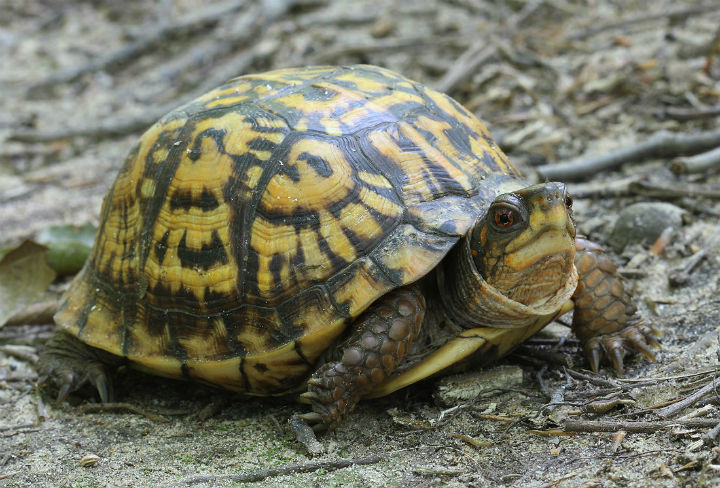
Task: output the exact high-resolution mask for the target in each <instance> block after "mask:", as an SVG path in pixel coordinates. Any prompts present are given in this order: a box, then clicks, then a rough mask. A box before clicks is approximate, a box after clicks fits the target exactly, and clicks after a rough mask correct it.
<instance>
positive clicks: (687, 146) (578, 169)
mask: <svg viewBox="0 0 720 488" xmlns="http://www.w3.org/2000/svg"><path fill="white" fill-rule="evenodd" d="M719 145H720V130H714V131H706V132H698V133H696V134H685V133H678V132H668V131H660V132H656V133H655V134H653V135H652V136H650V137H649V138H648V139H646V140H645V141H643V142H640V143H638V144H635V145H632V146H630V147H626V148H623V149H618V150H617V151H612V152H610V153H608V154H602V155H599V156H592V157H584V156H583V157H580V158H577V159H573V160H572V161H568V162H566V163H559V164H546V165H543V166H539V167H538V168H537V171H538V173H539V174H540V176H541V177H545V178H548V179H551V180H565V181H568V180H578V179H582V178H585V177H587V176H591V175H595V174H597V173H599V172H601V171H606V170H609V169H613V168H616V167H618V166H620V165H622V164H624V163H628V162H635V161H642V160H645V159H648V158H653V157H676V156H682V155H688V154H697V153H699V152H703V151H707V150H708V149H711V148H714V147H717V146H719Z"/></svg>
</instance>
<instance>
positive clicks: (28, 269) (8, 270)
mask: <svg viewBox="0 0 720 488" xmlns="http://www.w3.org/2000/svg"><path fill="white" fill-rule="evenodd" d="M54 279H55V271H53V270H52V269H51V268H50V266H49V265H48V250H47V248H46V247H45V246H41V245H40V244H36V243H34V242H32V241H25V242H23V243H22V244H20V245H19V246H18V247H16V248H15V249H13V250H11V251H10V252H8V253H7V254H5V256H4V257H3V258H2V260H0V327H2V326H3V325H5V323H6V322H7V321H8V319H9V318H10V317H12V316H13V315H14V314H15V313H16V312H18V311H19V310H21V309H22V308H24V307H25V306H27V305H28V304H31V303H34V302H37V301H38V300H40V299H41V298H42V297H43V295H44V294H45V292H46V291H47V288H48V286H49V285H50V283H52V281H53V280H54Z"/></svg>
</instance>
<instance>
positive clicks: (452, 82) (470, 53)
mask: <svg viewBox="0 0 720 488" xmlns="http://www.w3.org/2000/svg"><path fill="white" fill-rule="evenodd" d="M495 54H497V48H496V47H495V46H488V43H487V41H486V40H478V41H475V42H474V43H473V44H472V45H471V46H470V47H469V48H467V50H466V51H465V52H464V53H462V54H461V55H460V56H459V57H458V58H457V59H456V60H455V62H454V63H453V64H452V66H450V69H448V70H447V72H446V73H445V75H444V76H443V77H442V78H441V79H440V81H438V82H437V85H436V88H437V90H438V91H441V92H443V93H450V92H452V91H453V90H454V89H455V88H457V86H458V85H459V84H460V83H462V82H463V81H465V80H466V79H467V78H468V77H469V76H470V75H472V74H473V73H474V72H475V70H477V68H478V67H479V66H480V65H482V64H483V63H485V62H486V61H487V60H488V59H490V58H491V57H492V56H495Z"/></svg>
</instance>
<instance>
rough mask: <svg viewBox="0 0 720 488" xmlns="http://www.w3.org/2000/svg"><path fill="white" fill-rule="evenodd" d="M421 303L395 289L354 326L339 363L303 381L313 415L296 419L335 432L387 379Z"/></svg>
mask: <svg viewBox="0 0 720 488" xmlns="http://www.w3.org/2000/svg"><path fill="white" fill-rule="evenodd" d="M424 315H425V299H424V298H423V296H422V295H421V294H420V292H419V291H418V290H417V289H416V288H415V287H405V288H400V289H397V290H394V291H392V292H390V293H388V294H387V295H385V296H383V297H382V298H380V299H379V300H378V301H376V302H375V303H374V304H373V305H372V306H371V307H370V308H369V309H368V310H366V311H365V312H364V313H363V314H362V315H361V316H360V317H358V318H357V319H356V320H355V322H354V323H353V325H352V327H353V331H352V334H351V335H350V336H349V337H348V338H347V339H346V340H345V341H344V342H343V343H342V344H340V352H341V354H342V356H341V359H340V360H339V361H331V362H327V363H325V364H323V365H322V366H320V367H319V368H318V369H317V370H316V371H315V373H313V375H312V376H311V377H310V379H309V380H308V382H307V384H308V391H307V392H306V393H303V394H302V395H300V396H301V397H302V398H305V399H307V400H310V402H311V403H312V407H313V412H312V413H308V414H305V415H301V416H300V417H301V418H302V419H303V420H305V421H307V422H308V423H310V424H312V425H313V429H314V430H316V431H321V430H325V429H334V428H335V427H337V425H338V424H339V423H340V422H341V421H342V419H343V417H344V416H345V415H346V414H348V413H349V412H351V411H352V410H353V409H354V408H355V405H356V404H357V402H358V401H359V400H360V398H361V397H362V396H363V395H365V394H367V393H369V392H370V391H371V390H372V389H373V388H374V387H375V386H377V385H379V384H381V383H382V382H383V381H385V379H386V378H388V377H389V376H390V375H391V374H392V373H393V371H394V370H395V367H396V366H397V365H398V364H399V363H400V362H401V361H402V359H403V358H404V357H405V354H406V352H407V350H408V348H409V347H410V344H411V343H412V340H413V338H414V337H415V336H416V335H417V333H418V332H419V330H420V325H421V323H422V320H423V317H424Z"/></svg>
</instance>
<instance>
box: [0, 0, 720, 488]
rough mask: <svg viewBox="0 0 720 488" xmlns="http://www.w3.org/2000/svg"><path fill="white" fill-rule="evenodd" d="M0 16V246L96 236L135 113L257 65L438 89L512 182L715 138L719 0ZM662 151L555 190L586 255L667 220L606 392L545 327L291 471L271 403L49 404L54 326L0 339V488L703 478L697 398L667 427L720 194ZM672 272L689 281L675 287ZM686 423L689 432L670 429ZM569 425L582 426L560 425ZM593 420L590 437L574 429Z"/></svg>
mask: <svg viewBox="0 0 720 488" xmlns="http://www.w3.org/2000/svg"><path fill="white" fill-rule="evenodd" d="M2 10H3V15H2V19H0V52H2V56H0V93H1V94H2V96H0V104H2V105H1V107H2V110H0V140H2V141H3V142H2V146H0V229H1V230H0V232H1V233H0V244H2V245H5V246H11V245H14V244H16V243H18V242H19V241H20V240H22V239H25V238H35V237H36V236H37V234H38V232H39V231H41V230H42V229H44V228H46V227H47V226H48V225H50V224H60V223H65V224H74V225H81V224H84V223H87V222H90V223H95V224H96V223H97V218H98V213H99V208H100V204H101V201H102V198H103V196H104V194H105V192H106V190H107V188H108V187H109V185H110V184H111V183H112V181H113V178H114V176H115V174H116V172H117V170H118V168H119V165H120V164H121V162H122V160H123V158H124V155H125V153H126V152H127V151H128V150H129V148H130V147H131V145H132V143H133V141H134V140H135V139H136V138H137V137H138V135H139V134H140V133H141V132H142V131H143V130H144V129H145V128H147V127H148V126H149V125H150V124H151V123H152V121H153V120H154V119H156V118H158V117H159V116H160V115H162V114H163V113H164V112H166V111H168V110H170V109H171V108H173V107H175V106H177V105H180V104H181V103H183V102H185V101H187V100H190V99H192V98H193V97H195V96H197V95H198V94H200V93H202V92H204V91H206V90H208V89H209V88H212V87H214V86H215V85H219V84H220V83H222V82H223V81H224V80H225V79H228V78H231V77H233V76H236V75H239V74H243V73H249V72H259V71H263V70H266V69H271V68H276V67H287V66H299V65H305V64H320V63H322V64H352V63H370V64H378V65H382V66H385V67H387V68H390V69H393V70H396V71H399V72H401V73H403V74H405V75H406V76H408V77H410V78H413V79H416V80H418V81H421V82H423V83H426V84H428V85H430V86H432V87H435V88H437V89H440V90H442V91H445V92H448V93H449V94H451V95H452V96H454V97H455V98H457V99H458V100H459V101H460V102H461V103H463V104H464V105H465V106H466V107H468V108H469V109H470V110H472V111H473V112H475V113H476V114H478V116H480V117H481V118H482V119H483V120H484V121H486V122H487V125H488V127H489V129H490V131H491V133H492V134H493V136H494V137H495V139H496V140H497V141H498V143H499V144H500V146H501V147H502V148H503V149H505V150H506V152H507V153H508V155H509V156H510V158H511V159H512V160H513V162H515V163H516V164H517V165H518V166H519V167H520V168H522V170H523V171H524V172H525V173H526V174H527V175H528V178H529V179H530V180H542V179H543V178H544V176H543V174H547V173H546V171H548V170H547V167H546V165H549V164H554V163H559V162H564V161H568V160H572V159H574V158H581V159H583V160H588V159H590V158H592V157H594V156H596V155H606V154H609V153H612V152H613V151H616V150H620V149H623V148H628V147H632V146H633V145H634V144H638V143H643V142H644V141H647V140H649V139H651V138H652V137H653V136H655V137H657V134H658V133H659V132H660V131H662V130H666V131H671V132H676V133H683V134H689V135H699V134H709V137H710V138H711V141H710V143H706V144H705V146H706V147H705V148H706V149H711V148H712V147H717V146H718V145H720V137H719V136H718V125H719V124H718V110H717V106H718V104H720V54H719V52H720V45H719V44H718V42H720V37H719V36H720V33H719V31H718V30H717V26H718V24H719V23H720V5H718V4H717V3H714V4H713V3H697V2H677V1H675V2H671V1H670V0H655V1H626V2H609V1H606V0H596V1H586V2H581V1H578V2H576V1H566V0H539V1H529V2H519V1H508V2H499V1H498V2H486V1H483V0H453V1H447V2H441V1H439V0H414V1H399V0H398V1H391V2H383V1H372V0H371V1H367V2H329V1H328V2H325V1H322V0H265V1H263V2H243V1H230V2H226V3H219V2H212V3H211V2H199V1H196V0H179V1H176V2H167V1H156V2H141V1H127V2H117V1H113V0H104V1H103V0H97V1H78V2H71V1H67V0H34V1H26V0H7V1H6V2H4V5H3V9H2ZM713 54H714V56H715V57H713ZM713 110H714V111H713ZM703 113H704V116H703ZM688 114H689V115H688ZM712 137H714V139H712ZM696 143H697V141H696V142H695V143H693V144H696ZM663 148H664V146H663ZM665 149H666V148H664V149H663V151H664V150H665ZM696 152H697V151H696ZM671 153H672V148H670V151H669V153H668V152H662V151H654V152H653V151H650V152H647V151H646V152H645V153H643V154H642V155H640V156H638V157H635V158H628V160H627V162H625V163H624V164H622V165H619V166H616V167H614V168H611V169H610V168H606V169H596V170H593V171H591V172H590V173H588V174H584V175H580V176H576V177H572V176H568V177H567V178H564V177H562V176H560V177H558V176H555V175H553V176H552V178H553V179H564V180H568V186H569V190H570V192H571V193H572V194H573V195H574V196H575V201H576V204H575V208H576V218H577V222H578V227H579V229H580V231H581V232H582V233H584V234H586V235H588V236H589V237H591V238H592V239H594V240H597V241H599V242H601V243H608V242H609V241H611V240H612V229H613V226H614V225H615V224H616V221H617V219H618V218H620V219H624V220H625V221H627V220H630V219H633V220H631V221H632V222H635V223H637V224H638V225H637V226H639V225H640V224H643V223H644V222H645V221H647V220H648V219H649V218H650V217H649V212H660V214H659V215H660V217H659V220H660V222H664V220H663V219H664V218H665V217H663V216H664V215H666V214H663V213H662V212H663V210H662V209H659V208H655V207H653V208H652V209H650V210H647V211H644V212H648V213H641V214H639V215H638V214H637V213H635V214H623V216H622V217H618V216H619V215H620V212H621V211H622V210H624V209H627V208H628V207H629V206H630V205H631V204H633V203H637V202H659V201H665V202H670V203H672V204H674V205H675V206H676V207H677V208H681V209H683V210H684V212H681V213H682V214H683V218H682V219H681V220H680V221H678V222H676V223H675V224H674V225H673V226H670V230H668V231H666V232H664V233H663V235H662V237H661V238H660V239H659V240H657V239H656V238H657V235H653V236H652V239H650V241H649V242H641V241H642V239H641V238H639V237H631V238H630V243H629V244H628V246H626V247H625V249H624V250H616V251H615V254H614V255H613V256H614V259H615V261H616V262H617V264H618V265H619V267H620V269H621V272H622V273H623V274H624V276H626V277H627V280H628V283H629V284H630V285H631V286H632V287H633V289H634V290H635V297H636V303H637V304H638V306H639V308H640V310H641V313H642V315H643V317H644V318H645V320H646V321H647V322H649V323H651V324H653V325H654V326H655V327H656V328H657V329H658V330H659V331H660V332H662V336H661V338H660V340H661V342H662V347H663V349H662V350H661V351H659V352H658V353H657V355H656V361H655V362H650V361H648V360H646V359H644V358H642V357H636V356H634V357H628V360H627V362H626V363H627V364H626V372H625V376H624V378H622V379H617V378H615V376H614V374H613V372H612V370H611V369H610V368H607V367H603V369H602V370H601V374H600V375H594V374H592V373H590V372H588V371H587V370H586V369H585V368H587V365H586V363H585V362H584V359H583V358H582V355H581V353H579V352H578V344H577V341H576V340H575V339H573V337H572V336H571V335H569V336H568V329H567V327H565V326H563V325H562V324H553V325H552V326H551V327H550V328H549V331H548V332H547V333H545V334H544V335H542V336H541V337H539V338H538V339H536V340H534V341H532V342H531V343H530V344H529V345H528V346H526V347H524V348H522V349H521V350H519V351H517V352H516V353H515V354H513V355H512V356H510V357H509V358H506V359H505V360H504V361H503V366H502V367H501V369H498V368H495V369H490V370H488V371H483V372H479V373H473V374H472V375H471V376H470V377H465V378H461V379H460V380H453V381H449V380H440V381H438V380H433V381H429V382H425V383H423V384H420V385H416V386H414V387H411V388H408V389H405V390H402V391H400V392H397V393H395V394H393V395H391V396H389V397H386V398H381V399H377V400H372V401H366V402H363V403H362V404H361V405H360V406H359V407H358V408H357V410H356V411H355V412H354V413H353V414H352V415H350V417H349V418H348V419H347V420H346V421H345V422H344V423H343V424H342V425H341V426H340V428H338V429H337V430H336V431H335V432H333V433H330V434H326V435H323V436H320V437H319V442H320V444H321V446H322V451H323V452H322V453H317V454H315V455H311V453H309V452H308V450H307V448H306V447H305V446H303V445H302V444H300V443H298V442H296V441H295V440H294V437H293V435H292V433H291V432H290V430H289V428H288V427H287V419H289V418H290V416H291V415H292V414H293V413H296V412H301V411H304V409H305V407H304V406H302V405H298V404H295V403H292V402H288V401H284V400H279V399H270V400H267V399H266V400H262V399H258V400H255V399H251V400H248V399H246V398H242V397H239V396H237V395H234V394H230V393H224V392H221V391H216V390H213V389H210V388H207V387H204V386H200V385H193V384H187V383H182V382H176V381H167V380H164V379H160V378H156V377H152V376H145V375H142V374H139V373H137V372H133V371H120V372H119V373H118V376H117V378H116V390H117V396H118V398H119V400H120V401H122V402H124V404H126V405H125V406H118V408H117V409H116V410H113V411H108V410H102V409H100V410H98V409H97V405H96V404H95V403H93V402H94V400H93V396H92V394H90V393H89V392H83V393H82V394H78V395H73V396H71V398H70V401H69V402H68V403H65V404H63V405H58V404H56V403H55V402H54V400H53V398H52V395H51V394H50V393H49V392H47V391H46V390H37V389H35V387H34V386H35V384H36V381H37V375H36V372H35V369H34V364H35V360H36V354H37V353H38V351H39V349H40V348H41V347H42V343H43V342H44V340H46V339H47V337H49V335H50V334H51V333H52V326H51V325H50V324H38V325H34V324H22V323H20V324H9V325H6V326H4V327H2V326H1V325H0V405H2V407H1V408H0V439H1V440H2V442H0V486H29V485H32V486H68V487H70V486H72V487H74V486H77V487H80V486H170V485H186V484H194V485H197V486H232V485H237V484H241V482H242V478H239V477H237V476H239V475H242V474H247V473H253V472H256V471H260V470H268V469H273V468H281V469H279V470H278V471H274V472H273V471H264V472H258V473H254V478H253V479H254V480H256V481H253V482H251V483H250V485H252V486H309V485H315V486H481V487H485V486H488V487H495V486H513V487H525V486H531V487H540V486H547V487H550V486H558V487H575V486H587V487H601V486H602V487H616V486H617V487H619V486H637V487H649V486H653V487H655V486H661V487H662V486H717V484H718V483H720V482H719V481H718V478H717V477H716V475H718V474H719V473H718V471H717V468H718V467H719V466H718V460H717V447H715V442H716V441H717V438H714V439H713V438H712V437H705V438H703V437H702V436H703V434H704V433H706V432H707V431H709V430H710V429H711V428H712V426H713V422H712V419H716V418H717V417H718V408H717V399H716V397H715V395H714V393H713V392H712V388H710V390H709V391H708V390H707V389H706V391H708V393H709V394H708V395H706V396H704V397H703V396H702V395H701V396H700V398H699V399H697V401H695V402H693V401H692V399H691V400H688V404H689V406H688V407H687V408H685V409H679V408H678V411H677V412H668V411H667V410H663V409H666V408H672V406H673V405H677V404H676V403H674V402H677V401H678V400H680V399H683V398H685V397H687V396H688V395H690V394H691V393H693V392H695V391H697V390H699V389H701V388H702V387H706V386H707V385H710V384H711V382H712V378H713V377H714V374H715V369H716V367H717V364H718V343H719V341H720V338H719V337H718V330H719V329H718V327H719V326H720V300H719V299H718V294H717V290H718V289H719V288H720V260H719V258H718V256H719V254H720V252H719V251H720V250H719V248H718V238H717V237H718V235H720V225H719V224H718V215H720V205H718V203H717V199H718V194H719V193H720V192H719V191H718V188H719V185H720V178H719V177H718V172H717V169H716V170H715V172H713V171H712V170H710V171H704V172H699V173H689V174H676V173H674V172H672V171H671V164H670V163H671V162H672V160H673V158H674V157H675V156H678V155H679V154H676V153H672V154H671ZM716 168H717V166H716ZM667 219H668V220H667V222H668V223H670V222H671V220H670V216H668V217H667ZM637 226H635V225H634V226H633V227H637ZM661 230H662V229H661ZM653 244H655V246H653V249H652V252H651V250H650V248H651V245H653ZM700 256H704V258H703V259H699V258H700ZM695 261H698V264H697V265H696V266H695V267H694V268H692V269H691V270H690V269H689V265H690V264H691V263H693V262H695ZM683 268H688V269H686V271H688V272H689V275H688V280H687V281H686V282H684V283H682V284H679V285H677V284H676V285H674V286H671V280H672V279H675V277H676V276H677V273H678V270H679V269H683ZM66 284H67V279H66V278H63V279H59V280H57V281H56V283H55V284H54V285H53V287H52V289H53V291H56V290H62V288H63V287H64V286H65V285H66ZM564 338H565V339H564ZM498 376H499V379H498V378H497V377H498ZM487 385H493V386H492V388H491V389H485V390H483V388H482V387H483V386H487ZM592 402H594V403H592ZM605 407H607V408H605ZM688 413H692V414H693V415H695V416H697V419H698V420H697V421H690V420H687V421H684V422H685V423H684V424H682V422H683V421H682V420H680V421H678V420H677V419H679V418H681V415H685V414H688ZM665 418H668V419H675V421H676V424H674V425H673V426H670V427H663V424H662V422H665ZM580 419H582V420H590V421H595V424H593V426H592V427H587V426H585V427H579V428H578V427H573V426H574V425H575V426H576V425H577V424H574V423H573V422H574V421H577V420H580ZM639 421H644V422H649V424H647V425H645V427H644V428H643V429H641V428H640V427H641V426H640V425H639V424H638V423H637V422H639ZM612 422H625V423H624V424H617V423H612ZM692 422H695V424H693V423H692ZM703 422H704V423H703ZM600 424H602V425H604V428H605V430H608V431H607V432H591V430H596V429H597V428H598V425H600ZM633 429H640V430H643V432H634V431H633ZM92 456H96V457H92ZM343 459H344V460H350V461H349V463H348V464H351V466H349V467H342V466H345V465H343V464H342V462H341V460H343ZM283 469H284V471H283ZM233 476H235V478H233ZM198 477H205V478H202V479H201V478H198Z"/></svg>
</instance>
